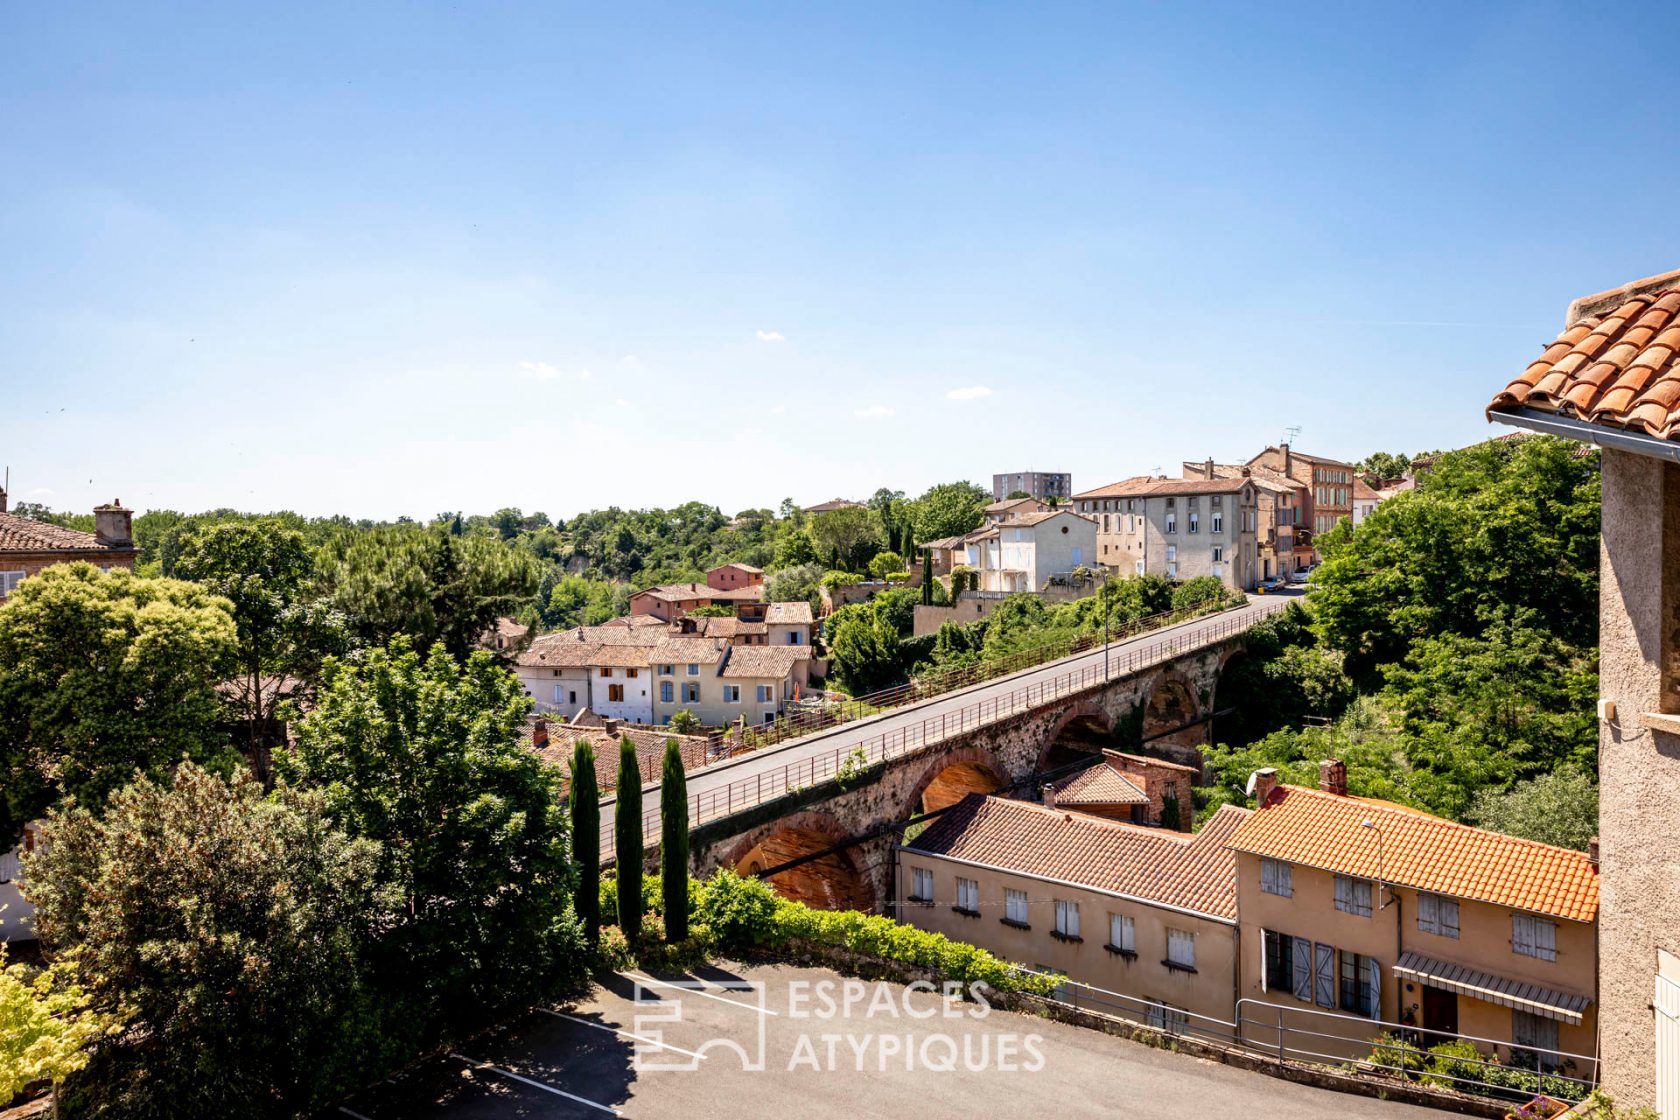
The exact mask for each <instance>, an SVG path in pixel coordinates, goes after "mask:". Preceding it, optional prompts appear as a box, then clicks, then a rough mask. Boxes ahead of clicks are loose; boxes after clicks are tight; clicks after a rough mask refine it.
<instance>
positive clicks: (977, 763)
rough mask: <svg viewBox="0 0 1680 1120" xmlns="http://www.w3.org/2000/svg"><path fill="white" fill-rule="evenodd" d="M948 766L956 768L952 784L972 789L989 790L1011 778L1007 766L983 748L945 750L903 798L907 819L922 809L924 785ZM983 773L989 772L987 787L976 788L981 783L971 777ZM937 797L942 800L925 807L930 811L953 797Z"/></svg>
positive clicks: (927, 785)
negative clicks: (989, 783) (987, 788)
mask: <svg viewBox="0 0 1680 1120" xmlns="http://www.w3.org/2000/svg"><path fill="white" fill-rule="evenodd" d="M963 768H966V769H963ZM952 769H958V770H959V774H958V775H953V778H954V779H955V781H953V782H952V784H958V783H961V784H962V785H967V786H972V787H973V789H972V792H992V791H995V790H999V789H1002V788H1004V787H1005V786H1007V785H1008V784H1009V780H1010V778H1011V777H1012V775H1011V774H1010V773H1009V768H1008V767H1006V766H1004V765H1003V764H1002V763H1000V762H999V761H998V758H997V756H996V755H994V754H993V753H992V752H991V751H990V750H988V749H987V748H986V747H981V746H966V747H958V748H956V749H955V750H951V751H945V752H943V753H942V754H940V756H939V757H938V758H937V759H935V760H934V761H933V762H932V763H931V764H930V765H929V766H928V768H927V770H926V771H925V772H924V773H923V774H922V776H921V777H920V778H918V779H917V780H916V784H915V785H914V786H912V787H911V789H910V796H909V798H908V799H907V800H906V801H905V806H904V816H905V817H907V818H908V817H913V816H916V815H917V814H919V813H921V812H923V807H922V798H923V797H924V796H926V794H927V792H928V788H929V787H930V786H933V785H934V783H935V782H937V781H939V780H940V778H942V777H944V776H945V774H946V772H947V771H949V770H952ZM986 774H989V775H990V777H991V778H992V779H993V784H992V786H991V790H983V789H980V785H982V784H984V783H983V782H976V781H974V779H979V778H982V777H983V776H985V775H986ZM940 800H941V801H942V802H943V803H942V804H938V805H929V806H927V808H928V809H930V810H931V809H940V808H944V805H945V804H954V803H955V800H956V799H954V798H947V797H943V796H942V797H941V798H940Z"/></svg>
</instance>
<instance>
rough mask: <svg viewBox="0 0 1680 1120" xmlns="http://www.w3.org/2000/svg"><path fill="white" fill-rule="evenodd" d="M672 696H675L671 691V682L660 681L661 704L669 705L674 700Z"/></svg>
mask: <svg viewBox="0 0 1680 1120" xmlns="http://www.w3.org/2000/svg"><path fill="white" fill-rule="evenodd" d="M672 696H673V694H672V691H671V682H670V681H660V682H659V702H660V703H661V704H669V703H670V702H671V700H672Z"/></svg>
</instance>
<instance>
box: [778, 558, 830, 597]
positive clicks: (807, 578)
mask: <svg viewBox="0 0 1680 1120" xmlns="http://www.w3.org/2000/svg"><path fill="white" fill-rule="evenodd" d="M822 577H823V569H822V565H820V564H799V565H796V566H795V567H792V568H778V569H777V570H776V571H773V572H771V573H770V574H768V575H766V576H765V577H764V600H765V602H768V603H796V602H799V601H801V600H803V601H805V602H807V603H812V604H815V602H816V600H817V595H818V592H819V591H820V590H821V588H822Z"/></svg>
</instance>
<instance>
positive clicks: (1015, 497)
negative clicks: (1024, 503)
mask: <svg viewBox="0 0 1680 1120" xmlns="http://www.w3.org/2000/svg"><path fill="white" fill-rule="evenodd" d="M1003 497H1004V500H1005V501H1010V502H1018V501H1020V500H1021V499H1022V498H1030V497H1032V495H1031V494H1029V493H1027V492H1026V491H1025V490H1011V491H1010V492H1009V493H1007V494H1005V495H1004V496H1003Z"/></svg>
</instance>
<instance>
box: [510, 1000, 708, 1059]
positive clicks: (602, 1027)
mask: <svg viewBox="0 0 1680 1120" xmlns="http://www.w3.org/2000/svg"><path fill="white" fill-rule="evenodd" d="M537 1010H538V1011H541V1012H542V1013H543V1014H544V1015H552V1016H554V1017H555V1018H556V1019H570V1020H571V1021H572V1022H574V1023H582V1024H583V1025H584V1026H586V1027H594V1028H595V1029H596V1030H598V1031H607V1032H608V1033H610V1034H616V1035H618V1036H619V1037H620V1038H631V1039H635V1040H636V1041H637V1042H645V1043H647V1044H648V1045H649V1046H657V1047H659V1048H660V1049H661V1050H674V1051H676V1052H677V1053H679V1054H687V1055H688V1056H689V1057H691V1058H696V1059H700V1058H704V1057H705V1056H706V1055H704V1054H697V1053H695V1052H694V1051H693V1050H684V1049H683V1048H682V1047H681V1046H672V1045H671V1044H670V1043H669V1042H660V1041H659V1040H658V1039H657V1038H648V1037H646V1036H645V1035H639V1034H631V1033H630V1032H629V1031H621V1030H619V1029H618V1028H617V1027H609V1026H607V1025H606V1024H605V1023H591V1022H590V1021H589V1020H588V1019H579V1018H578V1017H577V1016H576V1015H568V1014H566V1013H565V1012H564V1011H553V1010H550V1009H549V1008H547V1007H539V1008H537Z"/></svg>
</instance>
